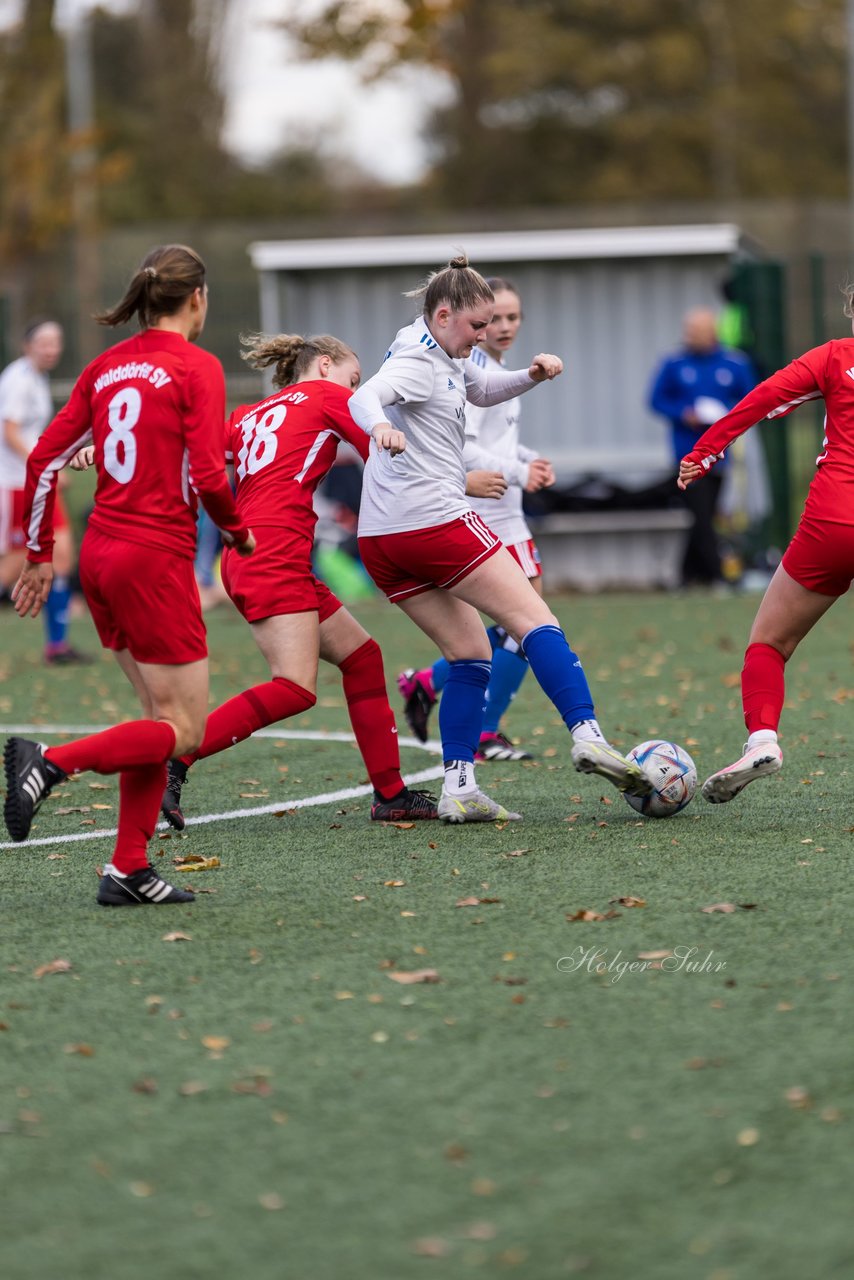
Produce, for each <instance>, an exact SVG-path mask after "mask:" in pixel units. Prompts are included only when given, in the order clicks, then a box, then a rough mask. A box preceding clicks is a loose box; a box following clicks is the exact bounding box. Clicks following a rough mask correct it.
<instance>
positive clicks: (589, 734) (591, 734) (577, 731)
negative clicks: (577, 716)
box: [570, 720, 607, 745]
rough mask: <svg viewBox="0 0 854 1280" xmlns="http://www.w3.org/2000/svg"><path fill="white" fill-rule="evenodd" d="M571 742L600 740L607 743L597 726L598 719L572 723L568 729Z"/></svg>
mask: <svg viewBox="0 0 854 1280" xmlns="http://www.w3.org/2000/svg"><path fill="white" fill-rule="evenodd" d="M570 732H571V734H572V740H573V742H602V743H605V744H606V745H607V739H606V737H605V735H604V733H603V732H602V730H601V729H600V728H599V721H598V720H579V722H578V724H574V725H573V726H572V729H571V730H570Z"/></svg>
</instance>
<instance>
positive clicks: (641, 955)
mask: <svg viewBox="0 0 854 1280" xmlns="http://www.w3.org/2000/svg"><path fill="white" fill-rule="evenodd" d="M672 955H673V952H672V951H639V952H638V960H666V959H667V957H668V956H672Z"/></svg>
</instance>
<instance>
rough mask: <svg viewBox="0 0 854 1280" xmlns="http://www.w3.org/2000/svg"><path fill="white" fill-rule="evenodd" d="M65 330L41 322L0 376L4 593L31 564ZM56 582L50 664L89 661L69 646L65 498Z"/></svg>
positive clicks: (58, 521) (48, 628)
mask: <svg viewBox="0 0 854 1280" xmlns="http://www.w3.org/2000/svg"><path fill="white" fill-rule="evenodd" d="M62 348H63V333H62V328H61V326H60V325H58V324H57V323H56V322H55V321H54V320H36V321H35V322H34V323H33V324H31V325H29V326H28V328H27V329H26V331H25V333H24V342H23V353H22V355H21V356H20V357H19V358H18V359H17V360H13V361H12V363H11V364H10V365H7V366H6V368H5V369H4V370H3V372H2V374H0V589H2V590H3V591H9V590H10V589H11V587H12V585H13V584H14V582H15V581H16V579H17V577H18V574H19V573H20V572H21V568H22V566H23V564H24V559H25V544H26V532H25V530H24V523H23V521H24V484H25V481H26V474H27V458H28V457H29V455H30V453H31V452H32V450H33V449H34V447H35V445H36V443H37V441H38V439H39V436H40V435H41V434H42V432H43V431H44V429H45V427H46V426H47V424H48V423H49V422H50V420H51V418H52V417H53V399H52V397H51V393H50V385H49V383H48V377H47V375H48V373H49V372H50V371H51V369H54V368H56V366H57V364H58V363H59V361H60V359H61V358H62ZM54 535H55V541H54V549H53V582H52V584H51V589H50V595H49V596H48V598H47V602H46V603H45V608H44V624H45V649H44V658H45V662H48V663H52V664H56V665H62V664H65V663H69V662H86V661H87V660H88V659H87V658H86V657H85V656H84V655H83V654H81V653H78V651H77V650H76V649H73V648H72V647H71V645H70V644H69V642H68V624H69V607H70V603H71V574H72V572H73V569H74V539H73V536H72V532H71V526H70V524H69V522H68V515H67V513H66V511H65V507H64V505H63V502H62V498H61V496H59V495H57V501H56V508H55V514H54Z"/></svg>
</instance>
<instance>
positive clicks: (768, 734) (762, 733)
mask: <svg viewBox="0 0 854 1280" xmlns="http://www.w3.org/2000/svg"><path fill="white" fill-rule="evenodd" d="M776 741H777V734H776V733H775V731H774V730H773V729H757V730H756V731H755V733H751V735H750V737H749V738H748V739H747V747H748V750H750V748H751V747H761V746H763V745H764V744H765V743H766V742H776Z"/></svg>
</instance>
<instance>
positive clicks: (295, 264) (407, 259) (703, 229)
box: [249, 222, 742, 271]
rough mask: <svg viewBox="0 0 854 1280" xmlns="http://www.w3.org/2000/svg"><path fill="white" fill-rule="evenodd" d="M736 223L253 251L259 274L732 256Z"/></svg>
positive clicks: (361, 240)
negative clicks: (458, 259) (460, 262)
mask: <svg viewBox="0 0 854 1280" xmlns="http://www.w3.org/2000/svg"><path fill="white" fill-rule="evenodd" d="M741 240H742V236H741V232H740V230H739V228H738V227H737V226H735V225H734V224H733V223H728V222H722V223H698V224H696V225H687V226H669V227H602V228H590V229H581V230H568V231H495V232H493V231H485V232H472V233H471V234H460V235H417V236H367V237H362V236H360V237H353V238H352V239H342V240H259V241H256V242H255V243H254V244H250V246H249V254H250V257H251V259H252V265H253V266H254V267H255V268H256V270H258V271H299V270H302V271H308V270H324V269H327V270H331V269H335V268H340V267H350V268H353V267H389V266H423V265H436V264H438V263H440V262H447V261H448V260H449V259H450V258H452V257H454V256H455V255H456V254H457V253H459V252H460V251H461V250H464V251H465V253H466V254H467V255H468V257H469V258H470V259H471V260H472V261H474V260H484V259H489V260H491V261H502V262H543V261H549V262H560V261H567V260H579V259H584V258H652V257H664V258H670V257H679V256H682V255H690V256H694V257H697V256H705V255H707V254H708V255H716V256H728V255H729V254H732V253H735V252H736V250H737V249H738V248H739V247H740V245H741Z"/></svg>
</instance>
